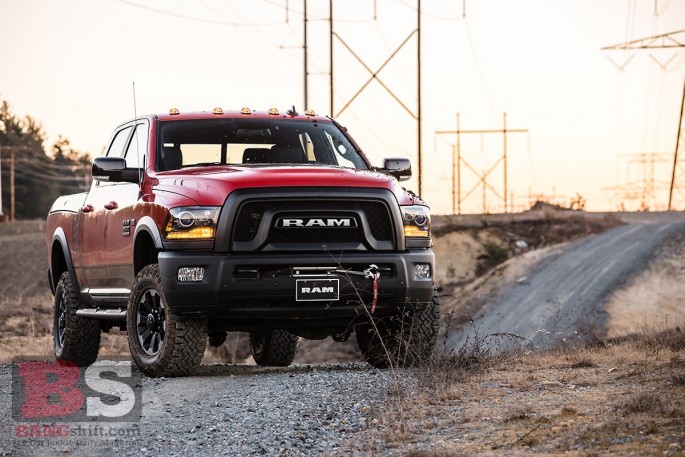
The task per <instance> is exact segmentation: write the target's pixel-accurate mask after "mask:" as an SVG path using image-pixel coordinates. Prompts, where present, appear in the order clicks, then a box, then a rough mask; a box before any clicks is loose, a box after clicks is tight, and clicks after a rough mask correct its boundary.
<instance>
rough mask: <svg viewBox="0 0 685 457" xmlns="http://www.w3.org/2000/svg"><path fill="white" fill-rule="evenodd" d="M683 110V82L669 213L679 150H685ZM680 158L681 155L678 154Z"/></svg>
mask: <svg viewBox="0 0 685 457" xmlns="http://www.w3.org/2000/svg"><path fill="white" fill-rule="evenodd" d="M684 110H685V82H684V83H683V98H682V100H681V101H680V122H678V133H677V134H676V139H675V153H674V154H673V172H672V173H671V187H670V190H669V191H668V210H669V211H670V210H671V209H672V208H673V206H672V203H673V188H674V187H675V185H676V170H677V169H678V165H679V164H678V155H679V154H678V153H679V152H680V149H681V148H685V140H683V134H684V133H685V131H684V130H683V122H685V121H684V120H683V111H684ZM680 155H681V156H682V154H680Z"/></svg>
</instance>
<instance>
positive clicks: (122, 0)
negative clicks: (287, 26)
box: [115, 0, 283, 27]
mask: <svg viewBox="0 0 685 457" xmlns="http://www.w3.org/2000/svg"><path fill="white" fill-rule="evenodd" d="M115 1H117V2H119V3H124V4H126V5H130V6H135V7H136V8H141V9H144V10H147V11H151V12H153V13H157V14H163V15H165V16H171V17H175V18H177V19H185V20H188V21H195V22H203V23H205V24H214V25H228V26H231V27H274V26H281V25H283V23H282V22H253V23H250V22H233V21H217V20H215V19H205V18H200V17H194V16H186V15H184V14H178V13H172V12H171V11H164V10H160V9H157V8H151V7H149V6H145V5H140V4H138V3H134V2H130V1H128V0H115Z"/></svg>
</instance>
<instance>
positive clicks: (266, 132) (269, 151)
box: [157, 119, 368, 171]
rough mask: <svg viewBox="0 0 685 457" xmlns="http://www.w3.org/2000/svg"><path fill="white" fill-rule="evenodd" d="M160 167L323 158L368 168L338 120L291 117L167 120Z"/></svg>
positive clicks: (302, 161)
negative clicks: (293, 118) (312, 119)
mask: <svg viewBox="0 0 685 457" xmlns="http://www.w3.org/2000/svg"><path fill="white" fill-rule="evenodd" d="M160 132H161V137H160V142H159V150H158V152H157V164H158V170H159V171H164V170H176V169H178V168H181V167H189V166H202V165H221V164H230V165H238V164H242V165H255V166H259V165H265V164H269V165H272V164H311V165H316V164H323V165H333V166H339V167H347V168H357V169H367V168H368V167H367V165H366V163H365V161H364V159H363V158H362V157H361V156H360V155H359V154H358V153H357V151H356V150H355V149H354V147H353V146H352V144H351V143H350V142H349V141H348V139H347V138H346V137H345V135H343V134H342V132H341V131H340V130H339V129H338V127H336V125H335V124H333V123H328V122H314V121H302V120H287V119H200V120H187V121H169V122H163V123H161V126H160Z"/></svg>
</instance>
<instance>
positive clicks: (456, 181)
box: [435, 113, 528, 214]
mask: <svg viewBox="0 0 685 457" xmlns="http://www.w3.org/2000/svg"><path fill="white" fill-rule="evenodd" d="M511 133H528V129H507V113H504V115H503V128H501V129H485V130H462V129H461V125H460V116H459V113H457V129H456V130H437V131H436V132H435V134H436V135H456V143H455V145H454V151H453V156H452V212H453V213H454V214H461V204H462V203H464V201H465V200H466V199H467V198H469V197H470V196H471V195H472V194H473V193H474V192H475V191H476V190H477V189H478V188H479V187H480V188H481V189H482V192H481V199H482V208H483V210H482V211H483V213H487V212H488V211H487V201H486V199H487V193H488V190H490V192H491V193H493V194H494V195H495V196H496V197H497V198H498V199H500V200H502V202H503V203H504V212H505V213H506V212H508V210H509V208H510V206H509V205H510V203H512V202H510V201H508V200H507V193H508V170H507V135H508V134H511ZM468 134H479V135H488V134H495V135H502V136H503V138H504V146H503V151H502V155H501V156H500V158H499V159H497V160H496V161H495V163H494V164H492V165H491V166H490V168H489V169H488V170H485V171H483V172H479V171H478V170H476V168H475V167H474V166H473V165H471V163H469V162H468V161H467V160H466V159H465V158H464V157H463V156H462V153H461V136H462V135H468ZM500 164H501V165H502V169H503V175H504V182H503V185H502V192H501V193H500V192H499V191H498V190H497V186H496V185H493V184H492V183H491V182H490V181H489V180H488V179H491V178H490V175H491V174H493V172H494V171H495V170H496V169H497V168H499V166H500ZM462 165H464V167H465V168H466V169H467V170H468V171H471V172H472V173H473V174H474V175H475V176H476V177H477V178H478V182H477V183H476V184H475V185H474V186H473V187H471V188H470V189H469V190H467V191H466V192H465V193H463V194H462V186H461V167H462Z"/></svg>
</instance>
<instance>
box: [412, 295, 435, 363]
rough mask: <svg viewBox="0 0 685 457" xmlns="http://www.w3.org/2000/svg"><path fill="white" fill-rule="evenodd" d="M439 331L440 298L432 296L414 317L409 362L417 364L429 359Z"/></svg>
mask: <svg viewBox="0 0 685 457" xmlns="http://www.w3.org/2000/svg"><path fill="white" fill-rule="evenodd" d="M439 331H440V297H439V296H438V294H437V293H434V294H433V297H432V298H431V301H430V303H429V304H428V306H426V307H425V308H424V309H423V311H421V312H419V313H417V314H415V315H414V318H413V319H412V325H411V333H410V335H409V354H408V356H409V362H410V363H411V364H418V363H421V362H422V361H425V360H427V359H429V358H430V357H431V355H432V354H433V350H434V349H435V345H436V343H437V341H438V332H439Z"/></svg>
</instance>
